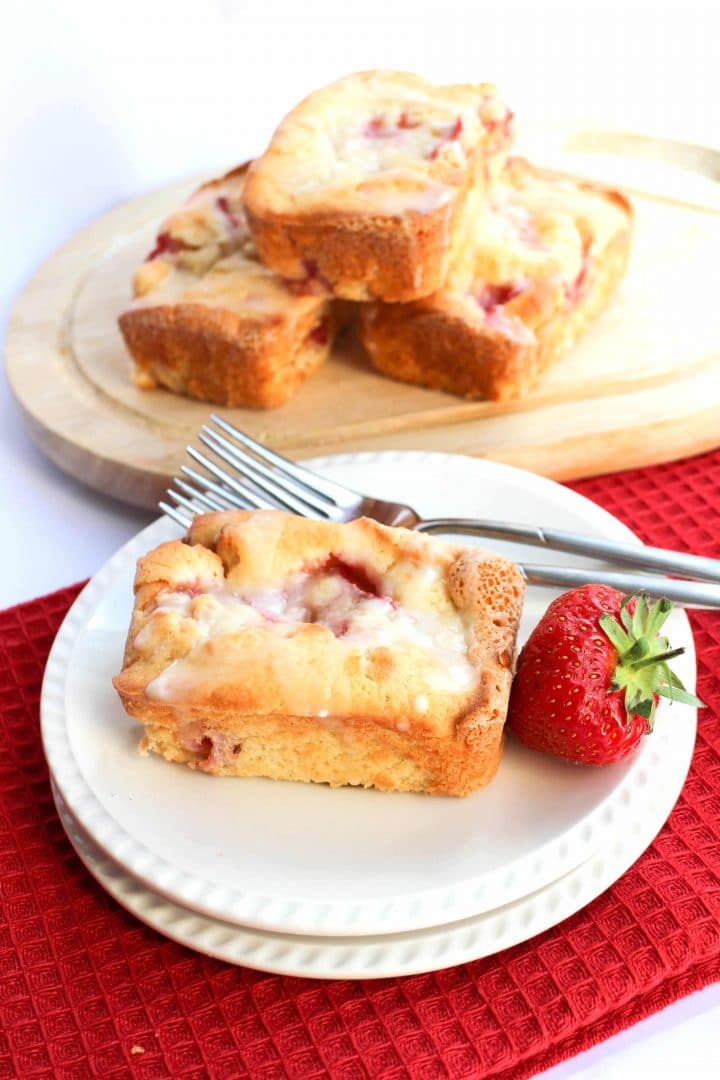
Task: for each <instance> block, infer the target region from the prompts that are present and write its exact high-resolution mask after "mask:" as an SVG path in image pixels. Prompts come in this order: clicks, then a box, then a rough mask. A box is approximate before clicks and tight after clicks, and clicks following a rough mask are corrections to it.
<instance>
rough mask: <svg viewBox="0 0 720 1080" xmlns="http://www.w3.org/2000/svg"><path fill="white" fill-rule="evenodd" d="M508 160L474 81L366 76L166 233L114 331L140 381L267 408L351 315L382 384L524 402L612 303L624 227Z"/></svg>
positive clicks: (616, 209)
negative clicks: (385, 380)
mask: <svg viewBox="0 0 720 1080" xmlns="http://www.w3.org/2000/svg"><path fill="white" fill-rule="evenodd" d="M512 145H513V115H512V113H511V111H510V110H509V109H508V108H507V107H506V106H505V105H504V104H503V103H502V101H501V100H500V99H499V97H498V95H497V92H496V90H495V88H494V87H493V86H490V85H487V84H481V85H477V86H474V85H455V86H433V85H431V84H430V83H428V82H426V81H425V80H424V79H421V78H419V77H418V76H415V75H410V74H405V73H399V72H392V71H369V72H363V73H360V74H356V75H351V76H349V77H347V78H344V79H341V80H340V81H338V82H336V83H334V84H332V85H331V86H328V87H325V88H324V89H321V90H318V91H316V92H315V93H313V94H311V95H310V96H309V97H307V98H306V99H305V100H304V101H303V102H301V103H300V104H299V105H298V106H297V107H296V108H295V109H293V110H292V112H290V113H289V114H288V116H287V117H286V118H285V119H284V120H283V121H282V123H281V124H280V126H279V127H278V129H277V130H276V132H275V134H274V135H273V137H272V139H271V142H270V145H269V146H268V148H267V150H266V151H265V153H264V154H262V155H261V156H260V157H259V158H258V159H257V160H255V161H253V162H252V163H250V164H249V165H246V166H242V167H240V168H239V169H235V170H234V171H233V172H231V173H229V174H228V175H227V176H225V177H223V178H222V179H220V180H216V181H213V182H211V183H209V184H206V185H204V186H203V187H202V188H200V190H199V191H198V192H196V193H195V194H194V195H193V196H192V197H191V198H190V200H189V201H188V202H187V203H186V205H185V206H184V207H183V208H182V209H181V210H180V211H179V212H177V213H176V214H174V215H172V216H171V217H170V218H169V219H168V220H167V221H166V222H165V224H164V225H163V226H162V228H161V230H160V233H159V234H158V237H157V241H156V244H155V247H154V249H153V251H152V252H151V253H150V255H149V256H148V258H147V260H146V261H145V263H144V264H143V265H142V266H141V267H140V268H139V269H138V271H137V272H136V274H135V277H134V293H135V299H134V300H133V302H132V304H131V305H130V307H129V308H128V309H127V310H126V311H124V312H123V313H122V314H121V316H120V327H121V330H122V333H123V336H124V338H125V341H126V344H127V346H128V348H129V350H130V353H131V355H132V358H133V362H134V377H135V381H136V383H137V384H138V385H139V386H142V387H152V386H156V385H161V386H164V387H166V388H168V389H170V390H172V391H174V392H176V393H181V394H186V395H188V396H191V397H195V398H198V399H201V400H204V401H212V402H216V403H218V404H224V405H231V406H259V407H264V408H268V407H272V406H275V405H279V404H281V403H283V402H284V401H286V400H287V399H288V398H289V397H290V396H291V395H292V394H293V393H294V391H295V390H296V389H297V387H298V386H299V385H300V383H301V382H302V381H303V380H304V379H305V378H307V377H308V376H310V375H311V374H312V373H313V372H314V371H316V370H317V369H318V367H320V365H321V364H322V363H323V362H324V361H325V359H326V358H327V356H328V354H329V352H330V349H331V347H332V343H333V340H334V337H335V335H336V334H337V332H338V331H339V330H340V329H341V328H342V327H343V326H344V325H346V324H347V323H348V322H349V321H350V320H351V319H353V317H354V316H355V314H356V312H357V315H358V324H359V331H360V337H361V339H362V341H363V344H364V345H365V348H366V350H367V352H368V355H369V358H370V360H371V362H372V364H373V365H374V366H375V367H376V368H377V370H379V371H381V372H383V373H384V374H387V375H389V376H391V377H393V378H395V379H400V380H403V381H405V382H411V383H415V384H418V385H421V386H427V387H431V388H434V389H439V390H444V391H447V392H449V393H453V394H457V395H459V396H461V397H464V398H469V399H473V398H490V399H493V400H503V399H510V398H517V397H521V396H522V395H523V394H525V393H526V392H527V391H528V390H529V389H530V388H531V387H532V386H533V385H534V383H535V382H536V380H537V379H538V377H539V376H540V375H541V373H542V372H543V370H544V369H545V368H546V367H547V366H548V364H550V363H551V362H552V361H553V360H554V359H555V358H556V357H558V356H559V355H561V354H562V353H563V352H564V351H566V350H567V349H568V348H569V347H570V346H571V345H572V344H573V343H574V341H575V340H576V339H577V337H578V336H579V334H581V333H582V331H583V330H584V329H585V327H586V326H587V325H588V323H589V322H590V320H591V319H592V318H593V317H594V316H595V315H596V314H597V313H598V312H599V311H600V310H601V309H602V308H603V307H604V305H605V303H606V302H607V300H608V299H609V297H610V296H611V294H612V292H613V290H614V288H615V286H616V285H617V283H618V281H619V280H620V278H621V276H622V273H623V271H624V269H625V265H626V262H627V257H628V253H629V249H630V238H631V231H632V211H631V208H630V205H629V204H628V202H627V200H626V199H625V198H624V197H623V196H622V195H621V194H620V193H618V192H616V191H611V190H608V189H606V188H603V187H600V186H598V185H596V184H591V183H586V182H578V181H571V180H568V179H565V178H562V177H559V176H556V175H554V174H551V173H548V172H545V171H542V170H540V169H537V168H535V167H533V166H532V165H530V164H529V163H528V162H526V161H524V160H523V159H521V158H517V157H511V156H510V153H511V149H512Z"/></svg>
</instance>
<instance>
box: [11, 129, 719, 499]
mask: <svg viewBox="0 0 720 1080" xmlns="http://www.w3.org/2000/svg"><path fill="white" fill-rule="evenodd" d="M522 149H523V150H525V151H526V152H529V154H530V156H532V157H533V159H534V160H537V161H538V162H539V163H541V164H550V165H552V166H553V167H555V168H562V169H564V170H565V171H568V172H571V173H575V174H578V175H583V174H584V175H588V176H593V177H595V178H598V179H607V180H608V181H610V182H612V183H614V184H616V185H622V186H624V187H625V189H626V191H627V192H628V193H629V195H630V197H631V199H632V202H633V205H634V208H635V213H636V233H635V239H634V244H633V252H632V256H631V260H630V266H629V269H628V273H627V276H626V278H625V280H624V281H623V283H622V286H621V288H620V291H619V293H618V294H617V296H616V297H615V298H614V299H613V301H612V303H611V305H610V306H609V308H608V309H607V311H606V312H605V313H604V314H603V315H602V316H601V318H600V319H599V320H598V322H597V323H596V324H595V325H594V326H593V327H592V329H591V330H590V331H589V332H588V334H587V336H586V337H585V338H584V339H583V340H582V341H581V342H580V343H579V344H578V345H577V346H576V347H575V348H574V349H573V350H572V352H571V353H569V354H568V355H567V356H566V357H565V358H564V359H562V360H561V361H560V362H559V363H558V364H557V365H555V366H554V367H553V368H552V369H551V370H550V371H549V372H548V373H547V374H546V376H545V377H544V378H543V380H542V382H541V384H540V385H539V386H538V387H537V388H536V389H535V390H534V391H533V393H532V394H530V395H529V396H528V397H527V398H525V399H524V400H522V401H520V402H511V403H502V404H499V403H492V402H465V401H462V400H459V399H457V398H455V397H451V396H449V395H446V394H441V393H437V392H434V391H430V390H424V389H421V388H419V387H413V386H406V385H404V384H401V383H397V382H393V381H391V380H389V379H386V378H385V377H383V376H381V375H379V374H377V373H376V372H374V371H373V370H372V368H371V367H370V366H369V363H368V362H367V361H366V359H365V357H364V355H363V352H362V349H361V347H360V346H359V345H358V343H357V342H356V341H354V340H353V339H352V336H349V337H346V338H345V339H343V340H341V342H340V343H339V344H338V345H337V346H336V349H335V351H334V353H333V356H332V358H331V360H330V361H329V362H328V363H327V364H326V365H325V367H324V368H323V370H322V371H320V373H319V374H318V375H316V376H315V377H314V378H313V379H311V380H310V381H309V382H308V383H306V384H305V385H304V386H303V387H301V389H300V391H299V392H298V393H297V395H296V396H295V398H294V399H293V400H291V401H290V402H288V403H287V404H286V405H284V406H282V407H281V408H279V409H275V410H272V411H268V412H265V411H255V410H247V409H226V408H222V409H220V410H219V411H220V412H221V413H222V415H225V416H227V417H228V419H230V420H231V421H232V422H234V423H235V424H237V425H238V426H239V427H241V428H244V429H245V430H246V431H248V432H249V433H250V434H253V435H254V436H255V437H256V438H259V439H261V440H262V441H266V442H268V443H269V444H270V445H272V446H274V447H276V448H278V449H280V450H281V451H282V452H284V453H286V454H288V455H289V456H292V457H309V456H311V455H313V454H326V453H335V452H337V451H350V450H363V449H367V450H376V449H387V448H393V449H424V450H443V451H450V452H457V453H463V454H470V455H476V456H480V457H488V458H492V459H494V460H496V461H504V462H509V463H511V464H513V465H519V466H522V467H524V468H527V469H531V470H533V471H535V472H540V473H544V474H545V475H547V476H552V477H555V478H556V479H571V478H577V477H581V476H589V475H592V474H596V473H601V472H610V471H615V470H619V469H622V468H626V467H631V466H638V465H647V464H651V463H655V462H660V461H667V460H670V459H673V458H677V457H681V456H684V455H687V454H692V453H696V452H699V451H702V450H706V449H709V448H711V447H714V446H717V445H720V297H719V295H718V285H719V284H720V280H719V275H718V272H717V260H718V255H717V253H718V251H720V195H719V194H718V191H719V188H720V185H719V184H718V179H720V153H717V152H715V151H712V150H710V149H705V148H702V147H689V146H685V145H683V144H678V143H670V142H664V141H660V140H655V139H647V138H643V137H641V136H625V135H618V134H610V133H600V132H578V131H576V132H572V133H569V134H568V133H567V132H562V133H561V134H558V131H557V130H556V131H554V132H545V133H537V134H536V136H535V137H534V138H533V139H530V140H527V143H526V145H525V146H524V147H522ZM198 182H199V181H198V180H197V179H196V180H193V181H192V182H188V183H183V184H176V185H173V186H171V187H168V188H164V189H163V190H161V191H158V192H155V193H153V194H151V195H146V196H144V197H142V198H139V199H136V200H134V201H133V202H130V203H127V204H125V205H122V206H120V207H118V208H117V209H115V210H113V211H112V212H111V213H109V214H107V215H106V216H105V217H103V218H101V219H100V220H99V221H96V222H95V223H94V224H93V225H91V226H90V227H89V228H87V229H85V230H84V231H83V232H81V233H79V234H78V235H77V236H75V237H74V238H73V239H72V240H71V241H70V243H68V244H67V245H66V246H65V247H63V248H62V249H61V250H59V251H58V252H57V253H56V254H54V255H53V256H52V257H51V258H50V259H49V260H48V261H47V262H46V263H45V264H44V265H43V266H42V267H41V269H40V270H39V271H38V273H37V274H36V275H35V277H34V279H33V280H32V281H31V282H30V284H29V285H28V287H27V288H26V290H25V292H24V293H23V294H22V296H21V297H20V299H19V300H18V302H17V304H16V307H15V310H14V312H13V315H12V317H11V320H10V324H9V330H8V335H7V344H6V355H7V370H8V376H9V379H10V383H11V386H12V388H13V391H14V393H15V395H16V397H17V400H18V402H19V403H20V406H21V408H22V409H23V411H24V413H25V416H26V418H27V420H28V423H29V425H30V428H31V430H32V432H33V435H34V437H35V438H36V440H37V442H38V444H39V445H40V447H41V448H42V449H43V450H44V451H45V452H46V453H47V454H48V456H49V457H51V458H52V459H53V460H54V461H55V462H56V463H57V464H58V465H60V466H61V467H62V468H63V469H65V470H67V471H68V472H70V473H71V474H72V475H74V476H76V477H77V478H79V479H80V480H82V481H84V482H85V483H87V484H89V485H91V486H92V487H95V488H98V489H100V490H102V491H104V492H106V493H108V494H111V495H114V496H116V497H118V498H120V499H123V500H125V501H127V502H131V503H135V504H137V505H140V506H147V507H153V506H155V505H156V503H157V499H158V498H159V497H160V495H161V493H162V492H163V491H164V489H165V487H166V486H167V485H168V483H169V482H170V479H171V478H172V476H174V475H175V474H176V473H177V470H178V466H179V465H180V463H181V461H182V460H183V457H184V447H185V446H186V445H187V443H188V442H192V441H194V436H195V433H196V432H197V430H198V428H199V427H200V426H201V424H202V423H203V422H204V421H205V420H206V419H207V416H208V414H209V412H210V411H211V408H212V407H211V406H209V405H206V404H203V403H201V402H194V401H190V400H186V399H183V398H180V397H176V396H175V395H172V394H170V393H168V392H166V391H163V390H153V391H141V390H138V389H137V388H136V387H135V386H134V385H133V384H132V383H131V381H130V378H129V365H128V359H127V356H126V353H125V349H124V346H123V342H122V339H121V337H120V333H119V331H118V329H117V323H116V318H117V314H118V312H119V311H120V310H121V309H122V308H123V306H124V305H125V304H126V303H127V301H128V299H129V292H130V285H129V283H130V276H131V273H132V270H133V269H134V267H135V266H136V265H137V264H138V263H139V262H141V261H142V259H143V257H144V255H145V254H146V252H147V251H148V250H149V248H150V247H151V241H152V238H153V237H154V235H155V233H156V231H157V227H158V224H159V222H160V221H161V220H162V218H163V217H164V216H165V215H166V214H167V213H168V212H169V211H171V210H172V209H173V208H174V207H176V206H177V205H178V203H180V202H181V201H182V200H183V198H184V197H185V196H186V195H187V194H189V193H190V191H191V190H193V188H194V187H195V186H197V183H198Z"/></svg>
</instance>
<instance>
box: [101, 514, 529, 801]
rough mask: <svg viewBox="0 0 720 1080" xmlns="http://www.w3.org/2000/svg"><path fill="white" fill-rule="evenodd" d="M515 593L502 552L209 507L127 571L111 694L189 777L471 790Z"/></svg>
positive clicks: (505, 679)
mask: <svg viewBox="0 0 720 1080" xmlns="http://www.w3.org/2000/svg"><path fill="white" fill-rule="evenodd" d="M523 593H524V582H523V579H522V577H521V575H520V573H519V571H518V569H517V567H516V566H515V564H514V563H512V562H510V561H509V560H507V559H504V558H502V557H499V556H496V555H491V554H489V553H487V552H484V551H481V550H479V549H477V548H467V547H463V546H460V545H457V544H452V543H447V542H444V541H442V540H436V539H433V538H430V537H426V536H422V535H420V534H416V533H412V532H409V531H407V530H405V529H393V528H387V527H385V526H383V525H379V524H377V523H376V522H374V521H370V520H368V519H365V518H362V519H359V520H357V521H353V522H350V523H348V524H344V525H338V524H333V523H329V522H319V521H309V520H307V519H304V518H299V517H295V516H293V515H290V514H284V513H280V512H277V511H254V512H246V511H236V512H232V513H225V514H207V515H204V516H202V517H198V518H196V519H195V521H194V523H193V525H192V526H191V528H190V531H189V533H188V536H187V537H186V540H185V542H181V541H173V542H170V543H165V544H161V545H160V547H158V548H156V549H155V550H154V551H151V552H150V553H149V554H148V555H147V556H145V558H143V559H141V560H140V561H139V563H138V569H137V575H136V579H135V607H134V611H133V616H132V622H131V626H130V630H129V634H128V638H127V645H126V650H125V658H124V662H123V668H122V671H121V673H120V674H119V675H118V676H117V677H116V678H115V680H114V685H115V687H116V689H117V691H118V693H119V694H120V697H121V699H122V703H123V705H124V707H125V709H126V710H127V712H128V713H129V714H130V715H131V716H132V717H134V718H136V719H137V720H139V721H140V723H142V724H143V725H144V727H145V737H144V739H143V742H142V744H141V747H142V748H143V749H144V750H151V751H154V752H156V753H157V754H160V755H161V756H162V757H164V758H166V759H167V760H169V761H174V762H180V763H184V764H185V765H187V766H189V767H190V768H192V769H199V770H201V771H204V772H207V773H213V774H216V775H220V776H266V777H271V778H275V779H283V780H301V781H315V782H318V783H328V784H330V785H332V786H333V787H336V786H339V785H344V784H354V785H360V786H363V787H376V788H381V789H384V790H394V791H424V792H429V793H432V794H442V795H466V794H468V792H470V791H472V790H474V789H475V788H478V787H480V786H482V785H483V784H486V783H487V782H488V781H489V780H491V779H492V777H493V775H494V774H495V771H496V769H497V767H498V763H499V761H500V755H501V750H502V738H503V727H504V724H505V717H506V711H507V704H508V698H509V693H510V683H511V679H512V671H513V665H514V661H515V650H516V637H517V630H518V623H519V619H520V612H521V607H522V599H523Z"/></svg>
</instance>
